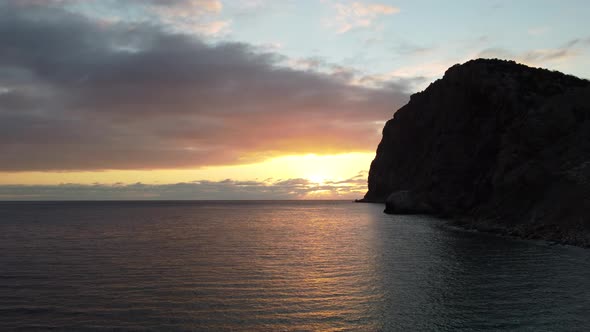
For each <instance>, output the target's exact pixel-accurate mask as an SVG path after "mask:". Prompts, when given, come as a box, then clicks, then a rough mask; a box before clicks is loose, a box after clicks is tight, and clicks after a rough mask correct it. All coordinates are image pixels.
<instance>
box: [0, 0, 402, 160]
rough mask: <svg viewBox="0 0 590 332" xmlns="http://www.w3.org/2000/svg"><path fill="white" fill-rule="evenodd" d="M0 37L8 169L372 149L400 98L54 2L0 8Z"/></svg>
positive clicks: (2, 151) (1, 121) (238, 48)
mask: <svg viewBox="0 0 590 332" xmlns="http://www.w3.org/2000/svg"><path fill="white" fill-rule="evenodd" d="M178 2H179V3H180V1H178ZM73 32H75V33H73ZM0 40H2V41H3V42H2V43H1V44H0V91H2V93H0V170H2V171H25V170H39V171H47V170H101V169H166V168H189V167H190V168H193V167H200V166H207V165H222V164H237V163H249V162H254V161H260V160H263V159H265V158H269V157H273V156H278V155H282V154H300V153H320V154H322V153H326V154H327V153H330V154H333V153H339V152H351V151H373V150H374V148H375V145H376V144H377V142H378V141H379V138H380V137H379V134H378V130H376V129H378V128H377V125H376V123H379V121H383V120H386V119H389V118H390V117H391V114H392V113H393V111H394V110H396V109H397V108H399V107H400V106H401V105H403V104H404V103H405V102H406V101H407V99H408V94H407V93H406V92H404V91H405V90H404V89H403V88H400V87H399V86H398V87H395V88H394V87H393V86H382V87H375V88H368V87H364V86H358V85H351V84H349V83H348V82H346V80H345V78H343V75H344V74H345V73H343V72H338V73H337V72H335V71H334V72H332V73H321V72H317V71H313V70H305V71H302V70H296V69H293V68H288V67H284V66H282V65H281V63H284V62H285V57H284V56H282V55H280V54H278V53H274V52H270V51H262V50H261V49H258V48H256V47H254V46H252V45H249V44H243V43H235V42H225V43H223V42H220V43H216V44H211V43H206V42H204V41H202V40H201V39H199V38H198V37H196V36H195V35H188V34H183V33H179V32H173V31H170V30H168V29H163V28H161V27H159V26H157V25H152V24H148V23H141V22H124V21H122V22H114V23H112V24H108V25H104V24H100V23H99V22H97V21H96V20H92V19H89V18H88V17H86V16H83V15H79V14H76V13H73V12H71V11H66V10H63V9H62V8H60V7H59V6H50V7H46V6H29V7H27V6H24V5H22V4H21V5H18V6H15V5H11V4H10V3H5V4H4V5H0ZM398 88H399V89H398Z"/></svg>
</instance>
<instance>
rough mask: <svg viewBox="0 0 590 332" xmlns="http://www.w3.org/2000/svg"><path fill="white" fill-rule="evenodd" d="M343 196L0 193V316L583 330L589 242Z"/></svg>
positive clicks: (16, 323)
mask: <svg viewBox="0 0 590 332" xmlns="http://www.w3.org/2000/svg"><path fill="white" fill-rule="evenodd" d="M382 210H383V207H382V206H381V205H371V204H352V203H349V202H319V201H316V202H314V201H294V202H92V203H83V202H80V203H71V202H70V203H65V202H62V203H1V204H0V252H1V253H2V254H1V255H0V329H1V330H6V329H13V328H32V329H36V328H38V329H50V328H54V329H67V330H71V329H75V330H103V329H112V328H121V329H138V330H139V329H141V330H145V329H148V330H154V331H156V330H191V329H194V330H207V329H209V330H214V331H217V330H249V331H280V330H286V331H290V330H297V331H301V330H323V331H341V330H350V331H380V330H387V331H396V330H399V331H404V330H408V329H412V330H443V331H444V330H448V331H451V330H456V329H464V330H498V329H511V330H522V329H525V330H531V331H542V330H545V331H552V330H569V331H576V330H578V331H584V330H589V329H590V315H588V308H590V251H588V250H584V249H580V248H573V247H564V246H549V245H547V244H543V243H539V242H527V241H519V240H511V239H506V238H501V237H496V236H490V235H485V234H479V233H470V232H464V231H458V230H452V229H449V228H448V227H445V226H444V222H441V221H438V220H436V219H432V218H427V217H421V216H389V215H385V214H383V213H382Z"/></svg>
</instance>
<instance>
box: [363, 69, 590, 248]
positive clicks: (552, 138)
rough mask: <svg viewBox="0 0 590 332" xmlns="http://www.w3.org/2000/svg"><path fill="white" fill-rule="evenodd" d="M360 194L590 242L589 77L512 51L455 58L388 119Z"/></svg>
mask: <svg viewBox="0 0 590 332" xmlns="http://www.w3.org/2000/svg"><path fill="white" fill-rule="evenodd" d="M368 187H369V190H368V192H367V193H366V195H365V197H364V198H363V199H362V200H361V201H365V202H385V203H386V212H387V213H430V214H436V215H441V216H445V217H450V218H451V219H452V220H454V221H455V222H456V223H458V224H461V225H463V226H465V227H468V228H476V229H480V230H485V231H492V232H498V233H501V234H509V235H514V236H519V237H523V238H538V239H547V240H553V241H557V242H560V243H567V244H574V245H580V246H590V82H589V81H588V80H583V79H579V78H577V77H574V76H570V75H565V74H562V73H559V72H555V71H549V70H546V69H539V68H531V67H527V66H525V65H521V64H517V63H515V62H513V61H503V60H497V59H493V60H491V59H477V60H472V61H469V62H467V63H465V64H462V65H455V66H453V67H451V68H449V69H448V70H447V71H446V73H445V75H444V77H443V78H442V79H440V80H437V81H435V82H434V83H432V84H431V85H430V86H429V87H428V88H427V89H426V90H424V91H423V92H419V93H416V94H414V95H412V96H411V99H410V101H409V103H408V104H406V105H405V106H403V107H402V108H400V109H399V110H398V111H397V112H396V113H395V114H394V117H393V119H391V120H389V121H388V122H387V123H386V125H385V127H384V129H383V138H382V140H381V142H380V143H379V146H378V148H377V154H376V157H375V159H374V160H373V162H372V163H371V168H370V172H369V179H368Z"/></svg>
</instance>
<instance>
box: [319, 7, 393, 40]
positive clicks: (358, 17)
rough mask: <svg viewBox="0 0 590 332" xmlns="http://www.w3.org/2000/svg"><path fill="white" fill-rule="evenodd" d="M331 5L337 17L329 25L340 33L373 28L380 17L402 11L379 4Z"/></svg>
mask: <svg viewBox="0 0 590 332" xmlns="http://www.w3.org/2000/svg"><path fill="white" fill-rule="evenodd" d="M331 5H332V7H333V9H334V11H335V16H334V17H333V18H331V19H330V20H328V22H327V23H328V25H329V26H330V27H334V28H335V29H336V31H337V32H338V33H345V32H347V31H350V30H352V29H357V28H368V27H371V26H373V25H374V22H375V20H376V19H378V18H379V17H381V16H386V15H393V14H397V13H399V11H400V10H399V8H396V7H393V6H389V5H384V4H379V3H362V2H352V3H349V2H346V3H342V2H335V3H331Z"/></svg>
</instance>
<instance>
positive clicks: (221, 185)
mask: <svg viewBox="0 0 590 332" xmlns="http://www.w3.org/2000/svg"><path fill="white" fill-rule="evenodd" d="M365 191H366V177H365V178H363V179H360V178H357V177H354V178H351V179H348V180H342V181H338V182H328V183H325V184H317V183H312V182H310V181H309V180H306V179H288V180H280V181H274V182H273V181H271V180H269V181H236V180H231V179H227V180H223V181H206V180H200V181H192V182H182V183H175V184H161V185H158V184H143V183H135V184H120V183H117V184H93V185H82V184H61V185H30V186H27V185H0V200H229V199H250V200H256V199H260V200H264V199H317V198H322V199H354V198H358V197H360V196H362V194H363V193H364V192H365Z"/></svg>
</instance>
